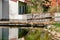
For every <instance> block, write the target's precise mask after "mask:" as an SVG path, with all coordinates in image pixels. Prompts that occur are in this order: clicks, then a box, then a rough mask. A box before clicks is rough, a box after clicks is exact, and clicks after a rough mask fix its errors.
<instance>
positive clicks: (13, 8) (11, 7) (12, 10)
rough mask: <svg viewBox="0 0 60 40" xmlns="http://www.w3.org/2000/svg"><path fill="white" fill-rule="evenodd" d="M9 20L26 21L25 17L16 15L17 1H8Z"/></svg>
mask: <svg viewBox="0 0 60 40" xmlns="http://www.w3.org/2000/svg"><path fill="white" fill-rule="evenodd" d="M9 19H16V20H22V19H26V15H19V14H18V1H17V2H14V1H11V0H9Z"/></svg>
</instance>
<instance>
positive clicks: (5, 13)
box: [0, 0, 26, 20]
mask: <svg viewBox="0 0 60 40" xmlns="http://www.w3.org/2000/svg"><path fill="white" fill-rule="evenodd" d="M19 1H20V2H22V3H23V5H24V4H26V3H25V0H19ZM19 1H18V0H0V20H2V19H3V20H8V19H9V20H18V19H19V20H22V19H26V16H25V15H21V14H20V13H19V6H18V5H19ZM20 9H21V11H22V10H23V8H20ZM24 9H25V8H24ZM24 11H25V10H24ZM21 13H22V12H21Z"/></svg>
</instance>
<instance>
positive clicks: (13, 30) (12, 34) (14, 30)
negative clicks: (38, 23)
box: [9, 28, 18, 40]
mask: <svg viewBox="0 0 60 40" xmlns="http://www.w3.org/2000/svg"><path fill="white" fill-rule="evenodd" d="M12 39H14V40H18V28H9V40H12Z"/></svg>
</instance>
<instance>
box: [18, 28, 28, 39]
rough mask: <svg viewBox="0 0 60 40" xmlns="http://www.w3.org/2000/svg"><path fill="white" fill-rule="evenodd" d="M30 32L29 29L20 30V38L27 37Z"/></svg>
mask: <svg viewBox="0 0 60 40" xmlns="http://www.w3.org/2000/svg"><path fill="white" fill-rule="evenodd" d="M28 31H29V30H27V29H19V33H18V38H21V37H23V36H25V35H26V34H27V33H28Z"/></svg>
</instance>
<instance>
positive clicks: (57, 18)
mask: <svg viewBox="0 0 60 40" xmlns="http://www.w3.org/2000/svg"><path fill="white" fill-rule="evenodd" d="M55 21H60V13H55Z"/></svg>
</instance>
